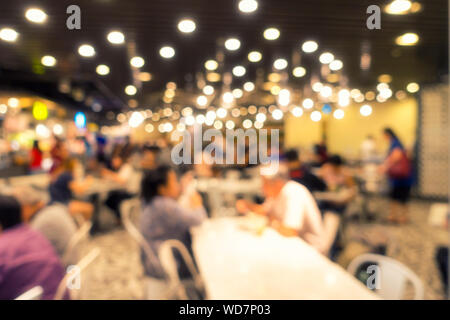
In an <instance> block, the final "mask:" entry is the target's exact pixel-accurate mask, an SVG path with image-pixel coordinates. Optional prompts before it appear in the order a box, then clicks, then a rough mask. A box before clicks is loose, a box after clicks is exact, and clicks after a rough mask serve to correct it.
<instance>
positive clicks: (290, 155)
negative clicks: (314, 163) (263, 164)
mask: <svg viewBox="0 0 450 320" xmlns="http://www.w3.org/2000/svg"><path fill="white" fill-rule="evenodd" d="M284 156H285V161H286V164H287V167H288V168H289V175H290V177H291V179H292V180H294V181H296V182H298V183H300V184H302V185H304V186H305V187H306V188H307V189H308V190H309V191H310V192H311V193H312V192H316V191H325V190H326V188H327V186H326V184H325V183H324V182H323V181H322V180H321V179H319V178H318V177H316V176H315V175H313V174H312V173H311V172H310V171H309V169H308V168H307V167H306V166H304V165H303V164H302V162H301V161H300V157H299V154H298V151H297V150H295V149H290V150H287V151H286V152H285V154H284Z"/></svg>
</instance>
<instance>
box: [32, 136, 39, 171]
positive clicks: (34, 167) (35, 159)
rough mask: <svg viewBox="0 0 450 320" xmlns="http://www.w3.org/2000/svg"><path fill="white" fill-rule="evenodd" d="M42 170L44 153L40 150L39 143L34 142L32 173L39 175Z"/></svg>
mask: <svg viewBox="0 0 450 320" xmlns="http://www.w3.org/2000/svg"><path fill="white" fill-rule="evenodd" d="M41 170H42V151H41V149H40V148H39V141H37V140H34V141H33V148H32V149H31V151H30V171H31V173H38V172H39V171H41Z"/></svg>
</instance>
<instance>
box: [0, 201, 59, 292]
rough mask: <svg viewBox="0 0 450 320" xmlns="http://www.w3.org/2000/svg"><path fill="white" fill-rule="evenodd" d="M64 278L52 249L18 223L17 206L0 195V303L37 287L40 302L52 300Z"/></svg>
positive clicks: (36, 233) (36, 232) (19, 216)
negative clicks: (40, 298)
mask: <svg viewBox="0 0 450 320" xmlns="http://www.w3.org/2000/svg"><path fill="white" fill-rule="evenodd" d="M63 277H64V269H63V267H62V265H61V262H60V260H59V258H58V256H57V255H56V253H55V250H54V249H53V247H52V245H51V244H50V243H49V242H48V240H47V239H45V237H44V236H43V235H42V234H40V233H39V232H38V231H35V230H33V229H32V228H30V227H29V226H27V225H25V224H23V223H22V222H21V209H20V204H19V202H18V201H17V200H16V199H15V198H13V197H6V196H2V195H0V300H12V299H15V298H17V297H18V296H20V295H21V294H22V293H24V292H26V291H28V290H30V289H32V288H34V287H36V286H41V287H42V289H43V291H44V293H43V295H42V299H44V300H50V299H53V298H54V296H55V294H56V291H57V289H58V286H59V283H60V282H61V280H62V279H63ZM67 297H68V296H66V298H67Z"/></svg>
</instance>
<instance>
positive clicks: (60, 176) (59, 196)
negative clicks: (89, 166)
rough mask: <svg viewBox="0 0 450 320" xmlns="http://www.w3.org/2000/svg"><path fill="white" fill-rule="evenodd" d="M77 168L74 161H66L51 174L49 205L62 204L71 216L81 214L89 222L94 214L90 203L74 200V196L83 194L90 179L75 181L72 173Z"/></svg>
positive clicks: (89, 184) (89, 183)
mask: <svg viewBox="0 0 450 320" xmlns="http://www.w3.org/2000/svg"><path fill="white" fill-rule="evenodd" d="M76 166H77V161H76V160H75V159H66V160H64V162H63V163H62V164H61V165H59V166H58V167H57V168H56V169H55V170H54V171H53V172H52V174H51V181H50V185H49V193H50V204H55V203H59V204H63V205H65V206H67V208H69V212H70V213H71V214H72V215H75V214H82V215H83V217H84V218H85V219H86V220H89V219H90V218H91V216H92V213H93V212H94V207H93V205H92V204H91V203H89V202H85V201H80V200H77V199H75V197H74V194H75V195H76V194H83V193H84V192H85V191H86V190H87V189H89V187H90V186H91V184H92V178H91V177H88V178H87V179H84V180H80V179H75V177H74V171H75V167H76Z"/></svg>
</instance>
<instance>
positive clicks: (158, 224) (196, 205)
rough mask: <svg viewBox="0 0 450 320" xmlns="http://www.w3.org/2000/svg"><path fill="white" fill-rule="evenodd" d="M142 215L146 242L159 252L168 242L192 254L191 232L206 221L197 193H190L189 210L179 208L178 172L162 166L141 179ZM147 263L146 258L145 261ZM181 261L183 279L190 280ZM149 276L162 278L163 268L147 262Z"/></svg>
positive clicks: (179, 263)
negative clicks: (182, 246)
mask: <svg viewBox="0 0 450 320" xmlns="http://www.w3.org/2000/svg"><path fill="white" fill-rule="evenodd" d="M141 190H142V195H141V197H142V205H143V210H142V215H141V224H140V228H141V232H142V234H143V235H144V238H145V240H147V242H148V243H149V245H150V246H151V247H152V249H153V250H154V252H158V250H159V246H160V245H161V244H162V243H163V242H164V241H165V240H169V239H176V240H179V241H181V242H182V243H183V244H184V245H185V246H186V247H187V248H188V250H191V238H190V233H189V229H190V228H191V227H193V226H196V225H199V224H200V223H202V222H203V221H204V220H205V219H206V217H207V216H206V212H205V210H204V208H203V205H202V198H201V197H200V195H199V194H198V193H197V192H191V194H190V199H189V200H190V201H189V203H188V206H187V207H183V206H181V205H180V204H179V202H178V198H179V196H180V193H181V187H180V183H179V181H178V178H177V175H176V173H175V171H174V170H173V169H172V168H170V167H168V166H159V167H158V168H156V169H155V170H150V171H148V172H146V174H145V176H144V178H143V179H142V187H141ZM143 259H145V257H143ZM177 260H178V270H179V274H180V275H181V277H188V275H189V273H188V270H187V269H186V266H185V265H184V264H183V263H182V262H181V260H180V259H177ZM144 266H145V272H146V274H147V275H149V276H151V277H156V278H162V277H163V276H164V275H163V273H162V271H161V266H152V267H149V266H148V263H146V261H145V260H144Z"/></svg>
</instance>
